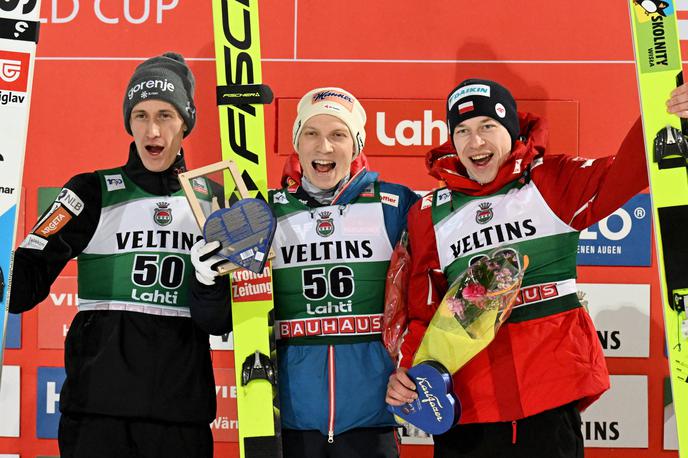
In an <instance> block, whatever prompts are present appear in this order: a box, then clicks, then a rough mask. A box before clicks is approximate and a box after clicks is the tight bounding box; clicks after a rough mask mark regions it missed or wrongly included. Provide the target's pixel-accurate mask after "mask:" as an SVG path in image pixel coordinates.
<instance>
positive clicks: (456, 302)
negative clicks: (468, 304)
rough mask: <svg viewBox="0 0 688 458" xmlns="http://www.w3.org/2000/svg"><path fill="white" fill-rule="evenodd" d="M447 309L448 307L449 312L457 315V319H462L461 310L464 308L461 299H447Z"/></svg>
mask: <svg viewBox="0 0 688 458" xmlns="http://www.w3.org/2000/svg"><path fill="white" fill-rule="evenodd" d="M447 307H449V310H451V311H452V312H453V313H456V314H457V315H459V318H461V319H463V318H464V313H463V308H464V303H463V301H462V300H461V299H458V298H455V297H452V298H449V299H447Z"/></svg>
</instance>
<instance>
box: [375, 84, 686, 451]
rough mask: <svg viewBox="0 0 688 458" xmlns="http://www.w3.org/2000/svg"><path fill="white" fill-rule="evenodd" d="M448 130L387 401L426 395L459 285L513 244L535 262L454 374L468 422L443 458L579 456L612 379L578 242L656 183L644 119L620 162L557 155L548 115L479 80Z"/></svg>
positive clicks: (423, 216) (450, 111)
mask: <svg viewBox="0 0 688 458" xmlns="http://www.w3.org/2000/svg"><path fill="white" fill-rule="evenodd" d="M685 90H686V88H685V87H683V88H682V90H681V91H679V92H685ZM681 97H683V96H682V95H676V93H674V95H672V97H671V99H670V101H669V106H670V107H673V108H671V112H673V113H677V114H678V113H680V115H681V116H688V113H687V112H685V111H682V110H685V109H686V107H687V106H688V103H682V101H681ZM447 124H448V126H449V132H450V136H451V140H450V141H449V142H447V143H446V144H444V145H442V146H440V147H438V148H435V149H433V150H431V151H430V152H429V153H428V155H427V157H426V163H427V165H428V169H429V172H430V174H431V175H432V176H433V177H435V178H437V179H440V180H442V181H443V182H444V183H445V184H446V186H445V187H443V188H440V189H437V190H435V191H433V192H431V193H430V194H428V195H427V196H425V197H424V198H423V199H422V200H421V201H420V202H419V203H418V204H416V205H415V206H414V207H413V208H412V209H411V210H410V211H409V216H408V229H409V251H410V253H411V256H412V260H411V267H410V283H409V286H408V292H409V296H408V307H409V317H410V323H409V326H408V332H407V334H406V335H405V337H404V341H403V345H402V359H401V363H400V368H399V369H398V370H397V371H396V372H395V373H394V374H393V375H392V376H391V377H390V379H389V384H388V387H387V402H388V403H389V404H392V405H402V404H404V403H406V402H410V401H411V400H413V399H416V398H417V395H416V392H415V385H414V383H413V382H412V381H411V379H410V378H409V377H408V376H407V375H406V368H408V367H410V365H411V364H412V361H413V357H414V353H415V352H416V350H417V349H418V347H419V345H420V342H421V340H422V338H423V335H424V333H425V331H426V329H427V327H428V324H429V322H430V319H431V318H432V316H433V313H434V310H436V309H437V307H438V306H439V305H440V303H441V302H442V299H443V296H444V294H445V292H446V291H447V285H451V283H452V282H453V281H454V280H455V279H456V278H458V277H459V276H460V275H461V273H462V272H464V271H465V270H466V269H467V267H468V266H469V265H470V264H471V263H472V261H473V260H475V259H476V258H479V257H481V256H485V255H487V254H489V253H491V252H494V251H495V250H499V249H509V247H511V248H514V249H516V250H518V251H519V252H520V253H521V254H524V255H527V256H528V257H529V259H530V265H529V266H528V268H527V270H526V272H525V276H524V278H523V284H522V287H521V294H522V296H520V299H517V301H516V305H515V306H514V308H513V310H512V312H511V315H510V317H509V318H508V320H507V321H506V322H505V323H504V324H503V325H502V327H501V328H500V329H499V332H498V333H497V335H496V337H495V339H494V341H492V343H490V344H489V345H488V346H487V348H485V349H484V350H483V351H482V352H480V353H478V354H477V355H476V356H475V357H474V358H473V359H471V360H470V361H469V362H468V363H466V364H465V365H464V366H463V367H461V368H460V369H459V370H458V371H457V372H456V373H454V374H453V385H454V392H455V394H456V395H457V396H458V398H459V400H460V401H461V404H462V413H461V417H460V419H458V424H457V425H455V426H454V427H453V428H452V429H450V430H449V431H448V432H446V433H444V434H441V435H436V436H435V437H434V443H435V452H434V456H435V457H436V458H443V457H452V458H459V457H471V458H488V457H490V458H491V457H502V456H503V457H510V458H539V457H542V458H563V457H566V458H580V457H582V456H583V452H584V451H583V437H582V434H581V418H580V411H581V410H583V409H585V408H586V407H588V406H589V405H590V404H592V403H593V402H594V401H596V400H597V399H598V398H599V397H600V396H601V395H602V393H604V392H605V391H606V390H607V389H608V388H609V374H608V372H607V367H606V364H605V360H604V355H603V352H602V348H601V346H600V342H599V339H598V338H597V334H596V331H595V328H594V326H593V323H592V321H591V319H590V316H589V315H588V312H587V311H586V309H585V308H584V307H583V306H582V305H581V303H580V301H579V299H578V295H577V286H576V251H577V245H578V237H579V233H580V231H582V230H583V229H585V228H586V227H588V226H590V225H592V224H594V223H596V222H598V221H599V220H601V219H602V218H604V217H606V216H607V215H609V214H610V213H612V212H614V211H615V210H616V209H617V208H619V207H620V206H621V205H623V204H624V203H625V202H626V201H627V200H628V199H630V198H631V197H633V196H634V195H635V194H636V193H638V192H640V191H642V190H643V189H645V188H646V187H647V185H648V181H647V170H646V165H645V156H644V148H643V145H644V142H643V134H642V129H641V123H640V119H638V120H637V121H636V123H635V124H634V126H633V127H632V128H631V129H630V131H629V132H628V134H627V135H626V138H625V139H624V140H623V141H622V143H621V145H620V147H619V149H618V151H617V154H616V156H609V157H603V158H599V159H583V158H580V157H571V156H567V155H564V154H551V153H550V154H548V153H547V150H546V146H547V126H546V124H545V122H544V120H543V119H541V118H540V117H539V116H537V115H535V114H532V113H519V112H517V110H516V103H515V101H514V98H513V97H512V95H511V93H510V92H509V91H508V90H507V89H506V88H504V87H503V86H502V85H500V84H498V83H496V82H494V81H489V80H482V79H469V80H465V81H463V82H462V83H461V84H459V85H458V86H457V87H456V88H455V89H454V90H453V91H451V92H450V93H449V96H448V97H447ZM429 272H435V273H437V275H428V273H429Z"/></svg>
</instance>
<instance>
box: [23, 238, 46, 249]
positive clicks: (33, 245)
mask: <svg viewBox="0 0 688 458" xmlns="http://www.w3.org/2000/svg"><path fill="white" fill-rule="evenodd" d="M47 244H48V241H47V240H45V239H43V238H41V237H38V236H37V235H34V234H29V235H27V236H26V238H25V239H24V241H23V242H22V243H21V245H19V246H20V247H22V248H27V249H29V250H39V251H42V250H43V248H45V246H46V245H47Z"/></svg>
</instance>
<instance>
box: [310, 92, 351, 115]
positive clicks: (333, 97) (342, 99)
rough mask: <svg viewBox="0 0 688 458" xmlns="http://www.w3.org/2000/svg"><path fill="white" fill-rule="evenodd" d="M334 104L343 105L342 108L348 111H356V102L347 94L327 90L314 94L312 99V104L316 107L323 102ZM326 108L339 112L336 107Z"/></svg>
mask: <svg viewBox="0 0 688 458" xmlns="http://www.w3.org/2000/svg"><path fill="white" fill-rule="evenodd" d="M328 101H329V102H334V103H336V104H338V105H341V106H342V107H344V108H346V109H347V110H348V111H353V109H354V100H353V99H352V98H351V96H349V95H348V94H345V93H343V92H339V91H332V90H327V91H321V92H316V93H315V94H313V98H312V99H311V104H313V105H315V104H316V103H321V102H328ZM324 108H329V109H335V110H337V111H339V110H338V109H337V108H336V107H333V106H330V105H327V104H325V105H324Z"/></svg>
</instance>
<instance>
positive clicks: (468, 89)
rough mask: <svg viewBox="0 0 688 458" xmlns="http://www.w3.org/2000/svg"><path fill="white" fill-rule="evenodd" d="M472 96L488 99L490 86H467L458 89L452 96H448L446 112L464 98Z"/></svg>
mask: <svg viewBox="0 0 688 458" xmlns="http://www.w3.org/2000/svg"><path fill="white" fill-rule="evenodd" d="M474 95H479V96H482V97H489V96H490V86H487V85H485V84H469V85H468V86H463V87H460V88H458V89H457V90H456V91H454V93H453V94H452V95H450V96H449V100H448V101H447V110H451V108H452V107H453V106H454V104H455V103H456V102H458V101H459V100H461V99H463V98H464V97H471V96H474Z"/></svg>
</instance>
